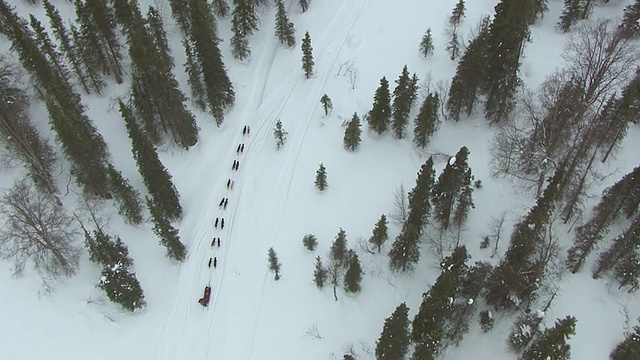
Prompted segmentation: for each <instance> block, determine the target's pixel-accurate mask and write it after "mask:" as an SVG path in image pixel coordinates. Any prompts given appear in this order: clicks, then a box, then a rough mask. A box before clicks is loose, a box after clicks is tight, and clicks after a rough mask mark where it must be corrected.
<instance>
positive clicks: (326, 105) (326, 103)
mask: <svg viewBox="0 0 640 360" xmlns="http://www.w3.org/2000/svg"><path fill="white" fill-rule="evenodd" d="M320 103H321V104H322V110H324V115H325V116H328V115H329V113H330V112H331V110H333V103H331V99H330V98H329V96H327V94H324V95H322V97H321V98H320Z"/></svg>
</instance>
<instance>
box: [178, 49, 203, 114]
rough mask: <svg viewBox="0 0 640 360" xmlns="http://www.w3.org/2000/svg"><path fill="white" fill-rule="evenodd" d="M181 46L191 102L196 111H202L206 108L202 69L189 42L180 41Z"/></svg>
mask: <svg viewBox="0 0 640 360" xmlns="http://www.w3.org/2000/svg"><path fill="white" fill-rule="evenodd" d="M182 45H183V46H184V50H185V53H186V55H187V61H186V62H185V63H184V69H185V72H186V73H187V76H188V78H187V83H188V84H189V88H190V89H191V101H192V102H193V104H194V105H196V106H197V107H198V109H200V110H202V111H204V110H205V109H206V108H207V102H206V99H205V98H206V93H205V90H204V83H203V80H202V68H201V66H200V64H199V63H198V61H197V60H196V54H195V53H194V50H193V47H192V46H191V45H190V44H189V41H188V40H186V39H184V40H182Z"/></svg>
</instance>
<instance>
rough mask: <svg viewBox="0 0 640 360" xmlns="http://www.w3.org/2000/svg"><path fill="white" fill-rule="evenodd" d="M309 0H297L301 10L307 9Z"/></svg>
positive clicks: (305, 10)
mask: <svg viewBox="0 0 640 360" xmlns="http://www.w3.org/2000/svg"><path fill="white" fill-rule="evenodd" d="M310 1H311V0H298V5H300V10H302V12H307V10H309V2H310Z"/></svg>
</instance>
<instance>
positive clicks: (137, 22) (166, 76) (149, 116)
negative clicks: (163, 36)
mask: <svg viewBox="0 0 640 360" xmlns="http://www.w3.org/2000/svg"><path fill="white" fill-rule="evenodd" d="M114 7H115V9H116V17H117V19H118V22H120V23H121V24H122V26H123V29H124V32H125V34H126V35H127V42H128V45H129V56H130V58H131V62H132V74H131V77H132V91H131V93H132V99H133V105H134V106H135V109H136V113H137V115H138V116H139V117H140V118H141V119H142V123H143V124H144V129H145V132H146V134H147V136H148V137H149V138H150V140H151V141H152V143H153V144H157V143H159V142H160V140H161V138H160V133H161V132H165V133H170V134H171V135H172V137H173V140H174V141H175V142H176V143H177V144H178V145H180V146H181V147H183V148H185V149H188V148H189V147H191V146H193V145H195V144H196V142H197V141H198V130H199V129H198V126H197V124H196V121H195V118H194V116H193V114H192V113H191V112H189V110H188V109H187V108H186V106H185V104H184V103H185V101H186V97H185V96H184V94H183V93H182V92H181V91H180V88H179V84H178V82H177V80H176V79H175V76H174V75H173V73H172V71H171V66H170V65H171V64H172V61H171V60H169V59H166V58H165V56H164V55H163V53H164V52H163V51H162V50H161V49H159V48H158V43H159V42H162V41H161V40H156V36H155V35H154V33H156V32H158V31H154V30H153V29H152V28H151V27H150V26H149V20H148V19H147V20H145V19H144V18H143V17H142V14H141V13H140V9H139V8H138V4H137V2H130V1H128V0H114ZM156 24H161V23H159V22H158V21H156ZM149 59H161V60H159V61H149ZM162 59H163V60H162Z"/></svg>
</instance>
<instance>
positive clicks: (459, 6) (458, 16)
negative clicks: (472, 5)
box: [449, 0, 466, 26]
mask: <svg viewBox="0 0 640 360" xmlns="http://www.w3.org/2000/svg"><path fill="white" fill-rule="evenodd" d="M465 10H466V6H465V4H464V0H458V2H457V3H456V6H455V7H454V8H453V12H452V13H451V16H450V17H449V24H451V25H454V26H458V25H460V21H461V20H462V18H463V17H465V15H464V12H465Z"/></svg>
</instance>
